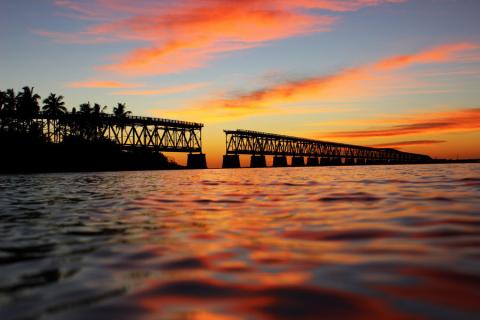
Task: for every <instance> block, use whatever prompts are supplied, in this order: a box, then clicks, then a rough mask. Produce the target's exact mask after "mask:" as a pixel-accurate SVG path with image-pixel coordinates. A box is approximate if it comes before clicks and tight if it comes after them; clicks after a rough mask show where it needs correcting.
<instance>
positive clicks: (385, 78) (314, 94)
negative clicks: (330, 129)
mask: <svg viewBox="0 0 480 320" xmlns="http://www.w3.org/2000/svg"><path fill="white" fill-rule="evenodd" d="M479 48H480V46H479V45H477V44H475V43H449V44H442V45H440V46H435V47H430V48H426V49H423V50H419V51H418V52H414V53H410V54H408V55H401V56H392V57H387V58H384V59H380V60H378V61H375V62H373V63H369V64H366V65H362V66H358V67H355V68H348V69H344V70H341V71H339V72H337V73H333V74H330V75H322V76H314V77H308V78H304V79H296V80H291V81H285V82H281V83H275V84H272V85H270V86H266V87H263V88H259V89H255V90H252V91H249V92H241V93H234V94H232V95H230V96H226V97H221V98H213V99H209V100H207V101H204V102H201V103H199V104H196V105H193V106H189V107H187V108H185V109H183V110H179V111H178V113H192V112H193V113H195V114H199V115H202V113H203V115H202V118H205V116H206V115H205V113H204V111H207V110H208V114H209V115H211V117H212V118H219V115H221V117H220V118H231V119H233V118H241V117H246V116H251V115H257V114H263V113H266V112H275V111H276V110H278V109H279V107H280V106H281V105H285V104H288V103H300V102H305V101H345V100H348V99H361V98H365V97H371V96H375V95H385V94H388V93H389V90H391V88H395V89H396V90H395V91H394V93H395V94H399V93H402V92H403V93H405V92H413V93H416V94H419V93H425V94H429V93H439V92H440V93H441V92H446V91H445V90H444V89H443V90H441V89H430V88H428V89H424V88H419V86H418V85H417V84H418V83H414V82H408V85H407V86H406V85H405V84H404V81H401V82H400V81H399V80H400V79H401V78H398V77H397V76H396V75H395V72H396V71H399V70H401V69H404V68H407V67H410V66H413V65H417V64H440V63H448V62H459V61H463V60H462V59H463V54H466V53H471V52H474V53H475V54H476V55H477V56H479V57H480V52H479V50H478V49H479ZM399 82H400V83H399ZM292 112H294V110H292ZM214 113H216V114H215V115H214ZM403 130H404V131H407V130H412V131H413V130H415V128H403Z"/></svg>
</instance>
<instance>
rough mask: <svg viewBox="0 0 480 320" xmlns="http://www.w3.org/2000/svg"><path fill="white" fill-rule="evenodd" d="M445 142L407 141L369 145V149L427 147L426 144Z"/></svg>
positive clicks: (441, 141)
mask: <svg viewBox="0 0 480 320" xmlns="http://www.w3.org/2000/svg"><path fill="white" fill-rule="evenodd" d="M444 142H446V141H445V140H409V141H395V142H387V143H378V144H372V145H369V147H374V148H387V147H388V148H393V147H404V146H417V145H426V144H427V145H428V144H437V143H444Z"/></svg>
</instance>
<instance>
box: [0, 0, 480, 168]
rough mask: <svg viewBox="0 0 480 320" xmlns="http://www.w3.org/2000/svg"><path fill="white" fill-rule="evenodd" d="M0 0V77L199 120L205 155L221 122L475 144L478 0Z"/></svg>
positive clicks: (215, 150) (468, 147)
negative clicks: (201, 126) (201, 125)
mask: <svg viewBox="0 0 480 320" xmlns="http://www.w3.org/2000/svg"><path fill="white" fill-rule="evenodd" d="M0 2H1V7H0V89H2V90H5V89H7V88H14V89H16V90H20V89H21V88H22V87H23V86H25V85H28V86H33V87H34V88H35V91H36V92H38V93H39V94H40V95H41V96H42V97H46V96H47V95H48V94H49V93H50V92H54V93H57V94H61V95H63V96H65V101H66V104H67V106H68V107H69V108H72V107H78V105H79V104H81V103H83V102H87V101H90V102H92V103H94V102H98V103H100V104H101V105H108V106H110V107H112V106H114V105H116V103H117V102H122V103H126V104H127V108H128V109H129V110H131V111H132V112H133V113H134V114H135V115H145V116H155V117H161V118H170V119H178V120H186V121H194V122H202V123H204V124H205V127H204V129H203V149H204V152H205V153H206V155H207V162H208V165H209V167H219V166H221V158H222V155H223V154H224V153H225V136H224V133H223V130H224V129H229V130H230V129H249V130H257V131H263V132H272V133H277V134H287V135H292V136H299V137H306V138H313V139H322V140H330V141H336V142H345V143H350V144H358V145H367V146H378V147H393V148H397V149H399V150H402V151H408V152H417V153H423V154H428V155H430V156H432V157H434V158H454V159H456V158H480V101H479V100H480V94H479V92H480V90H479V89H480V19H479V12H480V1H478V0H344V1H341V0H275V1H273V0H242V1H236V0H174V1H172V0H137V1H129V0H81V1H80V0H78V1H76V0H0ZM110 110H111V108H110ZM168 156H169V157H172V158H174V159H175V160H177V161H178V162H179V163H185V161H186V155H185V154H168ZM246 161H248V159H242V162H245V163H246Z"/></svg>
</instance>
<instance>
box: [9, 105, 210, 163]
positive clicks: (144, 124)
mask: <svg viewBox="0 0 480 320" xmlns="http://www.w3.org/2000/svg"><path fill="white" fill-rule="evenodd" d="M22 121H23V122H25V121H28V122H29V123H30V124H35V126H36V127H37V128H39V130H41V131H42V132H43V134H44V136H45V137H46V138H47V140H48V141H50V142H53V143H60V142H62V141H64V140H65V139H67V138H68V137H72V136H77V137H82V138H85V139H87V140H90V141H92V140H96V139H102V138H106V139H109V140H111V141H113V142H115V143H116V144H117V145H119V146H121V148H122V149H124V150H132V149H144V150H150V151H151V152H185V153H188V161H187V166H188V167H189V168H206V159H205V154H203V153H202V127H203V124H202V123H196V122H187V121H178V120H169V119H160V118H152V117H137V116H123V117H118V116H115V115H113V114H82V113H65V114H58V115H49V114H46V113H43V112H39V113H38V114H36V115H34V116H33V117H32V118H30V119H28V120H22V119H18V118H8V117H7V118H6V119H4V121H2V124H1V125H2V129H5V126H6V127H7V129H8V127H15V126H17V127H19V128H21V127H22ZM27 127H28V126H27ZM30 127H31V126H30Z"/></svg>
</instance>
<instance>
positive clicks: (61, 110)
mask: <svg viewBox="0 0 480 320" xmlns="http://www.w3.org/2000/svg"><path fill="white" fill-rule="evenodd" d="M43 103H44V105H43V108H42V109H43V111H44V112H45V114H46V115H50V116H54V117H56V116H59V115H62V114H65V113H66V112H67V108H65V102H64V101H63V96H57V95H56V94H55V93H50V95H49V96H48V97H47V98H46V99H45V100H43Z"/></svg>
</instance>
